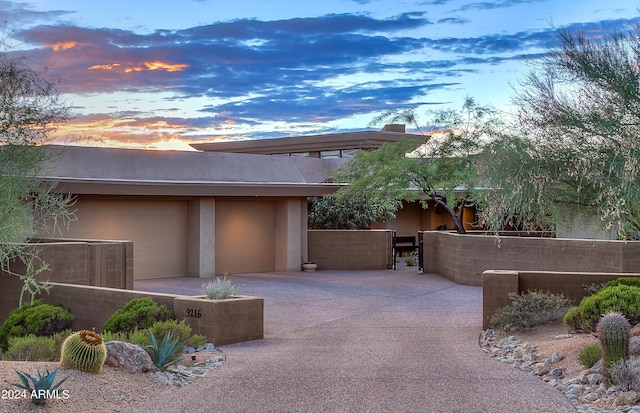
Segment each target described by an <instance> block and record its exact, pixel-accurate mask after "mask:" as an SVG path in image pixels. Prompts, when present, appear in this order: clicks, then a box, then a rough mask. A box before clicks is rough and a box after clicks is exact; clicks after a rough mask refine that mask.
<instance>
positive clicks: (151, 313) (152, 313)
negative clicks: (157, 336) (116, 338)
mask: <svg viewBox="0 0 640 413" xmlns="http://www.w3.org/2000/svg"><path fill="white" fill-rule="evenodd" d="M172 318H175V315H174V314H173V311H171V310H170V309H168V308H167V307H166V306H164V305H160V306H159V305H158V304H157V303H156V302H155V301H153V300H152V299H151V298H150V297H141V298H134V299H133V300H131V301H129V302H128V303H127V304H125V306H124V307H122V308H120V309H119V310H116V311H115V312H114V313H113V314H111V316H110V317H109V318H108V319H107V321H106V323H104V326H103V327H102V331H109V332H112V333H117V332H127V333H128V332H131V331H133V330H135V329H136V328H139V329H145V328H149V327H151V326H152V325H153V323H155V322H156V321H165V320H169V319H172Z"/></svg>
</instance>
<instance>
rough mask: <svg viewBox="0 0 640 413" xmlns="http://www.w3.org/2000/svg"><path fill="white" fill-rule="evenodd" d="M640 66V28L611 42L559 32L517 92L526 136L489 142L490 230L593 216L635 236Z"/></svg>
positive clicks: (639, 205) (638, 223) (639, 194)
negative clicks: (556, 40) (554, 45)
mask: <svg viewBox="0 0 640 413" xmlns="http://www.w3.org/2000/svg"><path fill="white" fill-rule="evenodd" d="M639 67H640V30H636V31H630V32H628V33H624V34H617V35H615V36H612V37H609V38H593V37H591V36H587V35H586V34H580V33H578V34H575V33H569V32H566V31H561V32H559V45H558V47H557V49H556V50H552V51H550V52H549V53H548V54H546V57H545V58H543V59H542V60H541V61H539V62H538V64H537V65H536V66H534V68H533V70H532V71H531V72H530V73H529V74H528V76H527V77H525V78H524V80H523V81H522V82H521V84H520V89H519V90H518V91H517V92H516V95H515V99H514V103H515V104H516V105H517V106H518V108H519V112H518V118H517V123H518V124H517V128H518V131H519V134H517V135H516V134H511V135H509V136H502V137H501V138H499V139H497V140H496V141H494V143H493V144H492V145H491V146H488V147H487V151H486V153H485V155H486V157H485V158H484V160H485V162H483V163H482V164H483V166H482V169H481V173H482V174H483V176H484V177H485V178H486V179H487V181H486V186H487V188H490V189H491V190H490V191H488V192H486V193H485V195H486V197H485V200H486V202H485V203H484V204H485V207H484V208H483V211H482V217H483V218H484V219H485V220H486V223H487V224H488V225H489V226H491V227H494V228H496V227H500V226H502V225H504V224H508V223H511V224H522V225H523V226H528V227H530V228H534V227H539V226H540V225H542V226H545V225H549V226H550V227H551V226H553V224H571V223H573V222H575V220H576V218H581V217H585V216H586V217H591V218H592V219H593V218H595V220H599V221H600V222H601V223H602V225H603V226H604V227H605V228H606V229H613V230H615V231H617V233H618V236H619V237H620V238H629V237H632V238H637V234H639V233H640V232H639V231H640V71H639V70H638V68H639ZM634 234H635V235H634Z"/></svg>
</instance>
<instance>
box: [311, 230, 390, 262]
mask: <svg viewBox="0 0 640 413" xmlns="http://www.w3.org/2000/svg"><path fill="white" fill-rule="evenodd" d="M392 240H393V231H391V230H333V229H331V230H321V229H315V230H309V231H308V245H309V258H308V260H309V261H313V262H315V263H316V264H318V269H319V270H384V269H389V268H392V266H393V256H392V251H391V249H392Z"/></svg>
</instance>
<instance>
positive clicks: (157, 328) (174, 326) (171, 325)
mask: <svg viewBox="0 0 640 413" xmlns="http://www.w3.org/2000/svg"><path fill="white" fill-rule="evenodd" d="M148 331H151V333H153V335H154V336H155V337H158V338H164V337H165V336H166V335H167V334H168V333H171V334H172V336H173V337H175V338H176V339H177V340H178V341H185V342H188V341H189V338H190V337H191V327H190V326H189V325H188V324H187V323H185V322H184V320H180V321H177V320H166V321H156V322H155V323H153V325H152V326H151V327H150V328H147V329H145V330H142V331H141V330H138V331H137V332H134V333H132V334H131V335H130V340H131V342H134V343H139V344H140V345H142V346H143V347H144V346H146V345H148V344H149V340H148V334H147V332H148Z"/></svg>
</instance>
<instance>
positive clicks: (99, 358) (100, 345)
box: [60, 330, 107, 373]
mask: <svg viewBox="0 0 640 413" xmlns="http://www.w3.org/2000/svg"><path fill="white" fill-rule="evenodd" d="M61 353H62V354H61V357H60V363H61V364H62V365H63V366H64V367H66V368H69V369H74V370H80V371H84V372H85V373H100V372H101V371H102V366H104V362H105V360H106V359H107V348H106V347H105V345H104V341H103V340H102V337H100V334H98V333H96V332H95V331H89V330H80V331H78V332H75V333H73V334H71V335H70V336H69V337H67V338H66V339H65V340H64V342H63V343H62V351H61Z"/></svg>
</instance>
